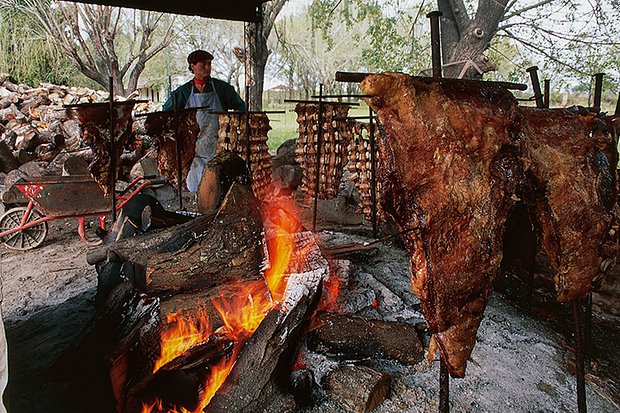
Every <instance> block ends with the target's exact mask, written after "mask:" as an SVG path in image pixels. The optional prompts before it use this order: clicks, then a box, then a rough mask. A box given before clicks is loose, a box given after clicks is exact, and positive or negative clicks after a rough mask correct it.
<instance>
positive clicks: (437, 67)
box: [426, 10, 443, 77]
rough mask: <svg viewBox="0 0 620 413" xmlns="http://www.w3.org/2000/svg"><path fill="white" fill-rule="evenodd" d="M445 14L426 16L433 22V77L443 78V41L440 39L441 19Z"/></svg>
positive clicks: (435, 13)
mask: <svg viewBox="0 0 620 413" xmlns="http://www.w3.org/2000/svg"><path fill="white" fill-rule="evenodd" d="M442 15H443V13H442V12H440V11H439V10H435V11H432V12H430V13H428V14H427V15H426V17H428V18H429V19H430V20H431V60H432V62H433V77H441V39H440V37H439V17H440V16H442Z"/></svg>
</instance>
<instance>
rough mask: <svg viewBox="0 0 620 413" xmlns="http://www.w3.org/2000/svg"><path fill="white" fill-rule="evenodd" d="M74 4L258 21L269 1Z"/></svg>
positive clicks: (151, 0) (127, 0) (93, 0)
mask: <svg viewBox="0 0 620 413" xmlns="http://www.w3.org/2000/svg"><path fill="white" fill-rule="evenodd" d="M74 1H75V2H76V3H89V4H101V5H106V6H115V7H126V8H130V9H140V10H151V11H159V12H164V13H173V14H186V15H189V16H201V17H210V18H213V19H224V20H238V21H248V22H258V21H260V17H261V16H260V6H261V5H262V4H263V3H265V2H266V1H269V0H236V1H230V0H228V1H206V0H202V1H196V0H194V1H188V0H164V1H162V0H74Z"/></svg>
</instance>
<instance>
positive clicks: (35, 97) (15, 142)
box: [0, 74, 140, 204]
mask: <svg viewBox="0 0 620 413" xmlns="http://www.w3.org/2000/svg"><path fill="white" fill-rule="evenodd" d="M107 99H108V93H107V92H102V91H94V90H92V89H88V88H78V87H67V86H60V85H53V84H51V83H43V84H41V85H40V86H39V87H31V86H28V85H24V84H17V83H16V82H14V81H13V80H12V79H11V78H10V76H9V75H7V74H0V172H1V173H6V174H7V177H6V179H4V178H1V179H0V185H1V184H2V183H4V191H3V192H2V194H0V200H1V201H2V202H4V203H5V204H16V203H23V202H26V199H25V198H24V197H23V196H21V193H19V191H17V190H16V189H15V188H12V184H13V183H14V182H15V181H16V180H17V179H19V178H21V177H22V176H32V177H36V176H41V175H52V176H56V175H61V174H65V173H66V174H83V173H88V171H87V170H86V165H88V163H89V162H91V161H92V160H93V151H92V149H90V148H89V147H88V145H86V144H85V142H84V141H83V139H82V137H81V136H80V132H81V125H80V123H79V121H78V120H77V119H72V118H70V117H69V114H68V113H67V111H66V109H65V107H64V106H65V105H83V104H90V103H99V102H105V101H107ZM117 100H119V101H121V100H124V98H122V97H117ZM139 155H140V154H130V153H127V154H123V155H122V156H121V163H122V165H123V167H124V168H126V169H127V171H129V169H131V167H132V166H133V164H134V163H135V162H136V161H137V159H138V158H139ZM67 168H68V169H69V170H70V171H69V170H65V169H67ZM2 179H4V182H2Z"/></svg>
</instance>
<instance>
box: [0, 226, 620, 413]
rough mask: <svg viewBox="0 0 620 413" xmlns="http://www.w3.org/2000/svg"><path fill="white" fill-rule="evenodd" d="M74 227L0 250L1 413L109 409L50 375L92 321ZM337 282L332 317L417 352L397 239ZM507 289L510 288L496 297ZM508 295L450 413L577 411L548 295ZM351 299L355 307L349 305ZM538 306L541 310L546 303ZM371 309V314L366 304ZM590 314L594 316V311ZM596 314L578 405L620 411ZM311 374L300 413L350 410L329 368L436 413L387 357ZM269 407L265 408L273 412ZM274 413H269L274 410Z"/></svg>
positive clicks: (335, 237) (421, 377) (409, 368)
mask: <svg viewBox="0 0 620 413" xmlns="http://www.w3.org/2000/svg"><path fill="white" fill-rule="evenodd" d="M75 228H76V224H75V222H74V221H73V222H71V221H67V222H66V223H65V222H63V221H54V222H52V229H51V230H50V236H49V237H48V239H47V240H46V242H45V243H44V244H43V245H42V246H41V247H39V248H37V249H35V250H31V251H26V252H18V251H10V250H7V249H5V248H4V247H0V249H1V252H2V261H1V262H2V267H1V269H2V293H3V300H2V310H3V313H4V319H5V325H6V330H7V338H8V342H9V369H10V371H9V375H10V377H9V394H8V397H9V408H10V410H9V411H10V412H11V413H20V412H24V413H33V412H46V413H56V412H58V413H73V412H83V411H85V410H84V406H86V405H89V406H91V407H89V409H88V411H89V412H92V413H97V412H114V411H115V409H114V406H113V402H112V401H111V400H109V399H107V397H108V396H109V395H107V394H106V395H101V394H98V393H97V388H98V386H100V384H98V383H93V394H71V393H68V392H67V390H68V385H67V384H66V382H67V380H66V379H67V378H68V377H69V378H71V376H73V378H75V374H76V372H58V371H54V362H55V361H56V359H57V358H58V357H59V356H60V355H61V354H63V353H64V352H66V350H67V349H69V348H70V346H71V344H72V343H73V342H74V340H75V339H76V337H77V336H78V335H79V333H80V331H81V330H82V329H84V328H86V327H87V326H88V324H89V322H90V320H91V318H92V317H93V316H94V295H95V290H96V282H97V280H96V273H95V270H94V268H93V267H91V266H90V265H88V264H87V263H86V260H85V254H86V251H87V247H86V246H84V245H83V244H82V243H81V242H80V240H79V238H78V237H77V235H76V234H75ZM317 237H318V240H319V242H320V243H321V244H322V245H323V246H325V247H329V246H335V245H342V244H347V243H352V242H360V243H363V242H372V241H373V239H372V238H371V237H369V236H368V231H367V230H363V229H360V227H354V228H353V229H351V228H345V229H339V230H332V231H323V232H320V233H319V234H318V235H317ZM332 267H333V268H338V274H339V276H341V277H348V278H347V280H346V282H347V286H348V290H347V292H346V294H342V295H341V296H339V297H338V300H337V301H336V302H335V306H336V307H335V308H336V310H337V311H340V312H343V313H345V312H346V313H349V314H355V315H357V316H360V317H363V318H366V319H373V320H383V321H390V322H391V321H398V322H406V323H410V324H412V325H414V326H416V328H417V331H419V338H420V340H421V342H422V344H423V346H424V347H425V348H427V346H428V342H427V341H428V336H427V334H426V333H425V329H424V320H423V317H422V314H421V312H420V305H419V300H418V299H417V297H416V296H415V295H414V294H413V293H412V292H411V286H410V284H409V258H408V256H407V254H406V252H405V251H404V250H403V249H402V248H401V246H400V245H399V244H398V243H397V242H387V243H382V244H378V245H377V248H376V249H375V250H372V251H363V252H359V253H357V254H355V255H354V256H348V257H347V258H346V259H345V258H339V259H338V262H337V263H335V264H332ZM506 291H511V290H506ZM515 295H517V293H511V292H508V293H503V295H502V294H499V293H494V295H493V296H492V298H491V300H490V302H489V304H488V306H487V308H486V311H485V318H484V320H483V321H482V325H481V326H480V329H479V331H478V342H477V344H476V346H475V348H474V352H473V354H472V359H471V360H470V362H469V363H468V367H467V372H466V377H465V378H464V379H451V383H450V402H451V409H452V410H451V411H454V412H493V413H495V412H524V413H525V412H528V413H531V412H569V411H576V410H577V401H576V391H575V386H576V384H575V376H574V374H573V372H574V366H573V355H572V346H573V340H572V337H571V329H572V326H571V320H570V318H569V317H568V311H567V309H565V308H563V306H557V305H556V306H549V305H546V304H548V300H547V298H545V297H548V296H549V295H550V294H547V295H545V294H543V293H540V294H536V295H535V300H534V302H533V303H530V304H528V305H523V304H522V302H523V300H520V299H519V297H515ZM360 297H361V298H360ZM546 300H547V301H546ZM375 301H376V307H373V305H372V303H373V302H375ZM595 308H597V307H596V306H595ZM618 321H619V320H618V318H617V317H614V316H612V315H609V314H606V313H603V312H601V311H599V312H595V314H594V326H593V336H592V344H591V345H590V348H589V349H590V352H591V354H592V356H591V357H590V358H589V360H588V362H587V365H586V372H587V374H586V382H587V388H586V389H587V402H588V409H589V411H591V412H616V411H620V390H619V389H618V383H620V332H619V331H620V327H619V326H620V323H618ZM300 361H301V362H302V363H303V364H305V365H306V366H307V368H308V369H311V370H312V371H313V373H314V377H315V381H316V384H315V386H314V387H313V390H312V396H313V397H312V401H313V403H314V405H313V406H310V407H301V408H297V410H296V411H297V412H303V413H341V412H350V411H351V410H350V409H347V408H346V407H345V406H344V405H342V404H340V403H339V402H337V401H335V400H333V399H332V398H331V397H330V395H329V394H328V392H327V391H326V389H325V388H324V386H322V384H323V383H324V380H325V377H326V375H328V374H329V372H330V371H332V370H334V369H335V368H336V367H337V366H339V365H341V364H343V363H345V364H347V363H348V364H357V365H363V366H366V367H370V368H371V369H373V370H376V371H379V372H382V373H387V374H389V375H390V376H391V379H392V384H391V391H390V393H389V395H388V396H387V398H386V399H385V400H383V401H382V402H381V404H380V405H379V406H378V407H377V408H376V409H375V411H376V412H385V413H392V412H394V413H396V412H399V413H400V412H437V411H438V399H439V390H438V386H439V384H438V378H439V365H438V363H437V362H434V363H431V364H429V363H427V362H426V361H425V360H424V361H421V362H419V363H417V364H415V365H406V364H402V363H399V362H396V361H393V360H386V359H379V360H375V359H365V360H338V359H335V358H332V357H328V356H326V355H324V354H319V353H316V352H312V351H310V350H308V349H305V350H303V355H302V358H301V360H300ZM275 411H276V410H272V412H275ZM277 411H279V410H277Z"/></svg>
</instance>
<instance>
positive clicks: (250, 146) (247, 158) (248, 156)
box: [245, 86, 252, 176]
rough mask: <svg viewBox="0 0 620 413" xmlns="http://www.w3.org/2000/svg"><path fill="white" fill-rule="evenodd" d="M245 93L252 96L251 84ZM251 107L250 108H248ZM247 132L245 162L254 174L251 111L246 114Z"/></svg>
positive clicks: (250, 172)
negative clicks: (251, 156) (251, 160)
mask: <svg viewBox="0 0 620 413" xmlns="http://www.w3.org/2000/svg"><path fill="white" fill-rule="evenodd" d="M245 95H246V96H250V86H246V87H245ZM248 109H249V108H248ZM245 133H246V136H247V146H246V148H245V157H246V160H245V163H246V164H247V166H248V173H249V174H250V176H252V168H251V165H250V155H251V154H252V143H251V142H250V135H251V134H250V112H249V111H248V112H247V113H246V115H245Z"/></svg>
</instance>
